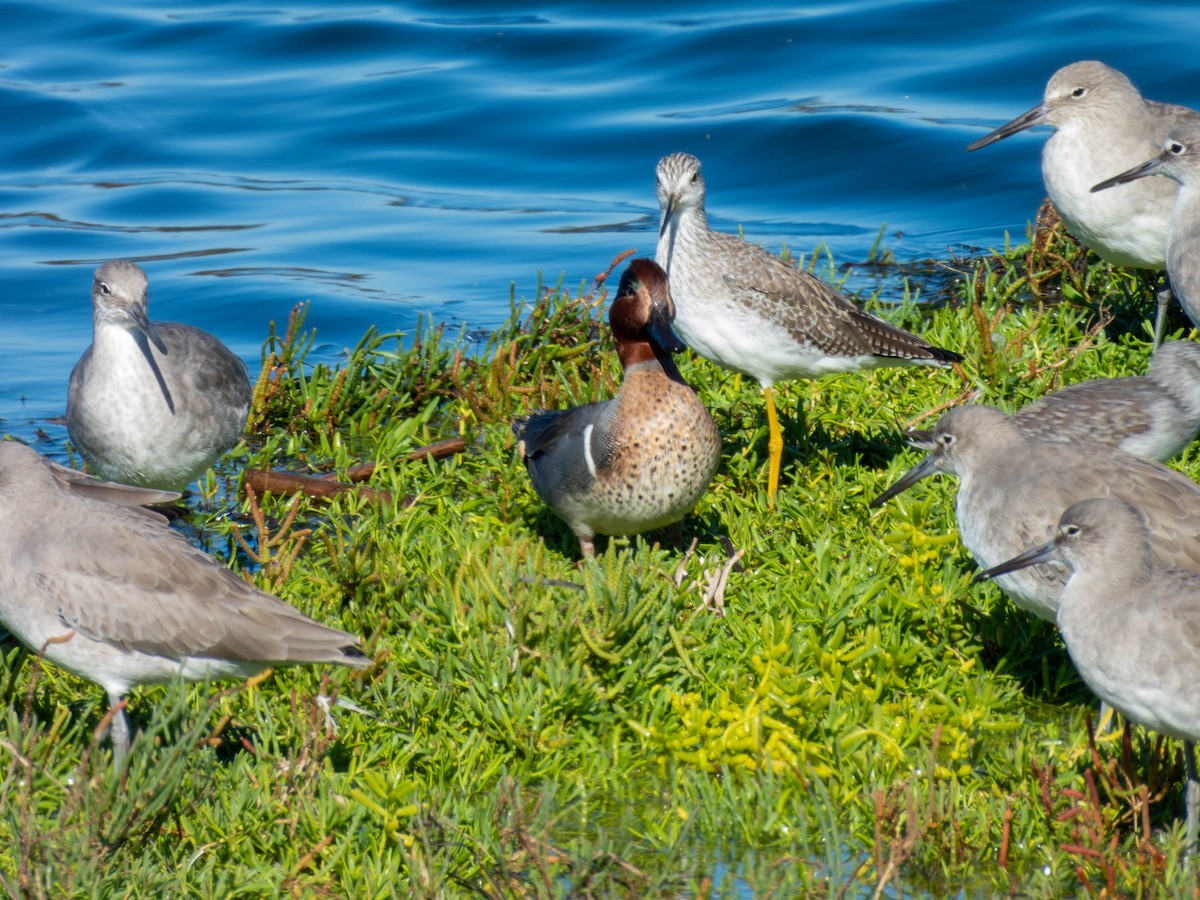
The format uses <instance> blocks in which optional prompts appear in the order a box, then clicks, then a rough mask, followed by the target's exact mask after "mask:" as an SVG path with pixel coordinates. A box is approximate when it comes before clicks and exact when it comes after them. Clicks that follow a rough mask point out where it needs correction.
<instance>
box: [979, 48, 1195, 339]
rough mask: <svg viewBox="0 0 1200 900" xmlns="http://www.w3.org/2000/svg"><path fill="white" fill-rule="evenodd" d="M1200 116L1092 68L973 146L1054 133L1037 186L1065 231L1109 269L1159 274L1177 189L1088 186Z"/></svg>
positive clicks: (1051, 89)
mask: <svg viewBox="0 0 1200 900" xmlns="http://www.w3.org/2000/svg"><path fill="white" fill-rule="evenodd" d="M1186 121H1200V113H1197V112H1195V111H1194V110H1191V109H1189V108H1187V107H1186V106H1176V105H1174V104H1169V103H1156V102H1154V101H1153V100H1145V99H1143V98H1142V95H1141V94H1140V93H1138V89H1137V88H1136V87H1134V86H1133V83H1132V82H1131V81H1130V80H1129V79H1128V78H1126V77H1125V76H1124V75H1122V74H1121V73H1120V72H1118V71H1117V70H1116V69H1114V68H1112V67H1110V66H1106V65H1105V64H1104V63H1101V62H1095V61H1091V60H1088V61H1083V62H1076V63H1071V64H1070V65H1069V66H1064V67H1063V68H1061V69H1059V70H1058V71H1057V72H1055V73H1054V74H1053V75H1052V76H1051V78H1050V81H1049V82H1048V83H1047V85H1046V91H1045V96H1044V97H1043V98H1042V102H1041V103H1039V104H1038V105H1037V106H1035V107H1033V109H1031V110H1029V111H1028V112H1025V113H1023V114H1022V115H1020V116H1018V117H1017V118H1015V119H1013V120H1012V121H1011V122H1008V123H1006V124H1004V125H1001V126H1000V127H999V128H997V129H996V130H995V131H993V132H991V133H989V134H987V135H984V136H983V137H982V138H980V139H979V140H977V141H975V142H974V143H973V144H971V145H970V146H969V147H967V150H968V151H970V150H978V149H979V148H980V147H986V146H987V145H988V144H992V143H995V142H996V141H999V140H1002V139H1003V138H1006V137H1008V136H1010V135H1013V134H1016V133H1017V132H1020V131H1024V130H1025V129H1027V128H1032V127H1033V126H1034V125H1050V126H1052V127H1053V128H1054V129H1055V131H1054V134H1052V135H1051V136H1050V139H1049V140H1047V141H1046V144H1045V146H1044V147H1043V148H1042V180H1043V181H1044V182H1045V185H1046V193H1047V195H1048V196H1049V197H1050V202H1051V203H1053V204H1054V208H1055V209H1056V210H1057V211H1058V214H1059V216H1061V217H1062V220H1063V222H1064V223H1065V224H1066V226H1067V230H1068V231H1069V232H1070V233H1071V234H1073V235H1074V236H1075V237H1076V238H1078V239H1079V241H1080V242H1081V243H1082V244H1083V245H1084V246H1085V247H1087V248H1088V249H1089V250H1091V251H1092V252H1093V253H1095V254H1096V255H1097V256H1099V257H1100V258H1101V259H1103V260H1105V261H1106V262H1109V263H1112V264H1113V265H1117V266H1128V267H1131V268H1135V269H1150V270H1153V271H1156V272H1161V271H1162V270H1163V269H1164V268H1166V264H1167V221H1168V220H1169V218H1170V216H1171V208H1172V207H1173V206H1174V204H1175V193H1176V188H1175V185H1173V184H1171V183H1170V182H1168V181H1163V180H1158V179H1156V180H1155V181H1153V182H1149V183H1141V184H1138V185H1128V186H1126V187H1123V188H1121V189H1120V190H1116V191H1109V192H1107V193H1105V194H1095V193H1093V192H1092V186H1093V185H1095V184H1096V183H1097V182H1098V181H1101V180H1102V179H1105V178H1109V177H1111V176H1113V175H1116V174H1117V173H1118V172H1122V171H1124V170H1126V169H1128V168H1129V167H1130V166H1133V165H1136V164H1138V163H1141V162H1143V161H1145V160H1146V159H1148V158H1149V157H1150V156H1151V155H1153V154H1154V153H1157V152H1158V149H1159V147H1161V146H1162V143H1163V141H1164V140H1165V139H1166V137H1167V135H1168V134H1169V133H1170V131H1171V130H1172V129H1173V128H1174V127H1176V126H1177V125H1179V124H1181V123H1183V122H1186ZM1170 299H1171V298H1170V291H1166V290H1163V291H1159V292H1158V314H1157V316H1156V318H1155V323H1154V343H1155V345H1157V344H1159V343H1160V342H1161V341H1162V335H1163V330H1164V329H1165V327H1166V306H1167V304H1168V303H1169V302H1170Z"/></svg>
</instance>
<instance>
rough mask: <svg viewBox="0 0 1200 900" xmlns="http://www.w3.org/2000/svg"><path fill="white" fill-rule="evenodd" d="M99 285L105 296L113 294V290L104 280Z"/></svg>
mask: <svg viewBox="0 0 1200 900" xmlns="http://www.w3.org/2000/svg"><path fill="white" fill-rule="evenodd" d="M98 287H99V288H100V293H102V294H103V295H104V296H105V297H107V296H109V295H110V294H112V290H111V289H110V288H109V286H108V285H107V284H105V283H104V282H103V281H101V282H99V284H98Z"/></svg>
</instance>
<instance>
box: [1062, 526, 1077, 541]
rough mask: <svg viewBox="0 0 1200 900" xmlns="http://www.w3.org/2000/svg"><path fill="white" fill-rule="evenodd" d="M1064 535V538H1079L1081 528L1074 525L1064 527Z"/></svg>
mask: <svg viewBox="0 0 1200 900" xmlns="http://www.w3.org/2000/svg"><path fill="white" fill-rule="evenodd" d="M1062 534H1063V537H1069V538H1073V537H1078V535H1079V526H1078V525H1074V524H1068V525H1064V526H1063V527H1062Z"/></svg>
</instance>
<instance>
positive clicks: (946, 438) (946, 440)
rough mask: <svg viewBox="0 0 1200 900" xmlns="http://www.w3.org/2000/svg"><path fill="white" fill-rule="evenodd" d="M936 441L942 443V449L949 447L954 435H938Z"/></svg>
mask: <svg viewBox="0 0 1200 900" xmlns="http://www.w3.org/2000/svg"><path fill="white" fill-rule="evenodd" d="M938 440H939V441H941V442H942V446H943V447H949V446H950V445H951V444H953V443H954V435H952V434H942V435H938Z"/></svg>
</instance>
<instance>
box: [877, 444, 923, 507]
mask: <svg viewBox="0 0 1200 900" xmlns="http://www.w3.org/2000/svg"><path fill="white" fill-rule="evenodd" d="M937 472H938V458H937V457H936V456H934V455H933V454H932V453H929V454H927V455H926V456H925V457H924V458H922V460H921V461H920V462H919V463H917V464H916V465H915V466H913V467H912V468H911V469H909V470H908V471H907V472H905V473H904V474H903V475H901V476H900V478H899V479H898V480H897V481H896V483H895V484H893V485H892V486H891V487H889V488H888V489H887V490H885V491H884V492H883V493H882V494H880V495H879V496H878V497H876V498H875V499H874V500H872V501H871V502H870V504H869V506H870V508H871V509H878V508H879V507H881V506H883V504H885V503H887V502H888V501H889V500H891V499H892V498H893V497H895V496H896V495H897V494H902V493H904V492H905V491H906V490H908V489H909V488H910V487H912V486H913V485H914V484H916V483H917V482H918V481H920V480H921V479H922V478H927V477H929V476H930V475H935V474H937Z"/></svg>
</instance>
